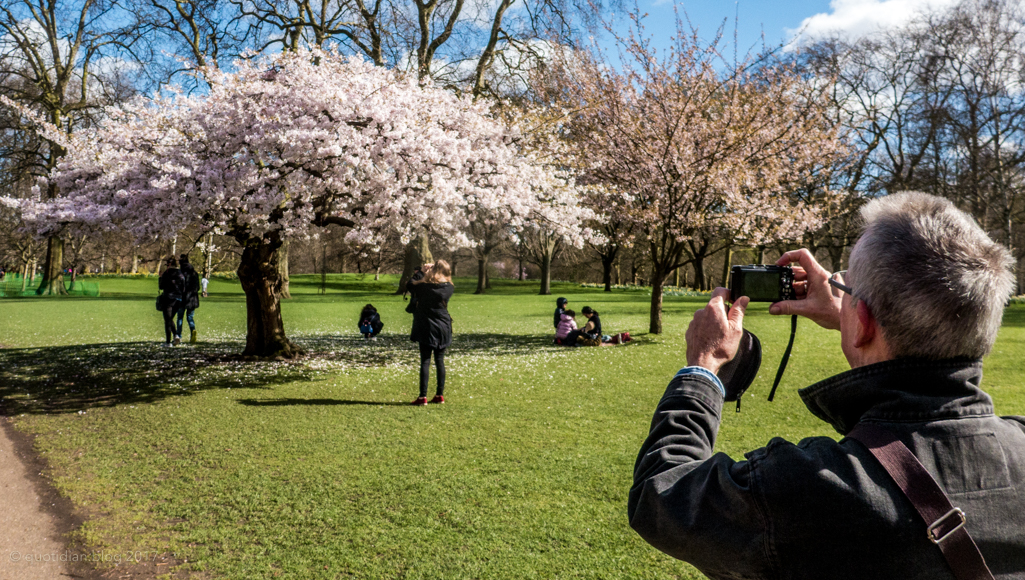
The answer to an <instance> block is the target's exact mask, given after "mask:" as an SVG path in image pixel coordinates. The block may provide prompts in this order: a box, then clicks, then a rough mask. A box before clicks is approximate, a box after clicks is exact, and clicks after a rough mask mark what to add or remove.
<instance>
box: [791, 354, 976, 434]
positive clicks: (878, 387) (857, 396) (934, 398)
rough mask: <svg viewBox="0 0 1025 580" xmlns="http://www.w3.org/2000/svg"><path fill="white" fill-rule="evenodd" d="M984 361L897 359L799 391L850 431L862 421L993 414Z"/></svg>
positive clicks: (814, 409)
mask: <svg viewBox="0 0 1025 580" xmlns="http://www.w3.org/2000/svg"><path fill="white" fill-rule="evenodd" d="M981 382H982V361H981V360H969V359H948V360H941V361H930V360H923V359H896V360H889V361H884V362H881V363H876V364H872V365H867V366H864V367H859V368H856V369H851V370H849V371H847V372H845V373H841V374H839V375H836V376H833V377H830V378H828V379H826V380H824V381H821V382H818V383H815V384H814V385H811V386H810V387H807V388H805V389H801V390H800V391H799V393H800V395H801V399H803V400H804V404H805V405H807V406H808V409H809V410H810V411H811V412H812V414H814V415H815V416H816V417H818V418H820V419H822V420H823V421H825V422H827V423H829V424H830V425H832V426H833V428H834V429H836V430H837V432H839V433H840V434H841V435H846V434H847V433H848V432H849V431H850V430H851V429H852V428H854V425H856V424H857V423H858V421H861V420H862V419H876V420H880V421H894V422H922V421H935V420H939V419H952V418H955V417H963V416H967V415H990V414H992V413H993V400H992V399H990V397H989V395H987V394H986V393H984V392H983V391H982V389H980V388H979V384H980V383H981Z"/></svg>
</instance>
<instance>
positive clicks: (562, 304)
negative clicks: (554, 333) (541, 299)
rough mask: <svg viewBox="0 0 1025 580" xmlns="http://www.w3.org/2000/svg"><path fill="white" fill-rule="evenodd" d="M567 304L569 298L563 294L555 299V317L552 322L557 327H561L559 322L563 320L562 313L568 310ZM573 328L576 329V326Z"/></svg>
mask: <svg viewBox="0 0 1025 580" xmlns="http://www.w3.org/2000/svg"><path fill="white" fill-rule="evenodd" d="M566 304H569V300H566V299H565V298H563V297H561V296H560V297H558V298H556V299H555V319H554V320H553V321H552V324H553V325H554V326H555V328H556V329H558V328H559V324H560V323H561V322H562V315H563V313H565V312H566ZM573 328H574V329H576V326H573Z"/></svg>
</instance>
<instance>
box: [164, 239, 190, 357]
mask: <svg viewBox="0 0 1025 580" xmlns="http://www.w3.org/2000/svg"><path fill="white" fill-rule="evenodd" d="M159 287H160V290H161V292H162V293H161V295H160V306H161V312H163V314H164V335H165V336H166V339H165V342H164V346H178V345H179V344H181V336H180V335H178V334H177V333H176V331H175V330H176V329H175V325H174V314H175V312H178V309H179V308H180V307H181V303H182V297H183V296H184V294H185V276H183V275H182V272H181V270H179V269H178V261H177V260H175V259H174V257H173V256H172V257H170V258H168V259H167V269H166V270H164V273H163V274H161V275H160V282H159Z"/></svg>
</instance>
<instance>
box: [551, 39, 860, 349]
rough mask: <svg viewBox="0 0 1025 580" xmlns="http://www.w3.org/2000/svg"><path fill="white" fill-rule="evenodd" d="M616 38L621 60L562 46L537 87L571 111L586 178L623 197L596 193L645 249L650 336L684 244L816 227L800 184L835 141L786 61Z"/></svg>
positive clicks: (828, 160)
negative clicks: (712, 236)
mask: <svg viewBox="0 0 1025 580" xmlns="http://www.w3.org/2000/svg"><path fill="white" fill-rule="evenodd" d="M638 28H640V27H639V26H638ZM678 28H679V27H678ZM620 46H621V48H622V49H623V50H622V55H621V58H622V61H623V63H622V65H621V66H612V65H610V64H609V63H608V62H607V61H606V60H604V59H603V58H602V56H601V54H600V53H597V52H595V53H581V52H572V53H570V52H567V53H564V54H563V55H562V57H561V58H560V59H559V62H558V63H557V66H553V67H551V69H550V70H551V71H552V73H551V74H550V75H549V76H546V77H543V78H540V79H539V80H538V83H537V84H538V86H539V88H540V93H541V94H542V95H544V98H546V99H548V100H549V101H550V102H559V103H561V104H562V106H563V107H565V108H566V109H567V110H569V111H572V113H571V120H570V122H569V132H568V138H567V140H566V141H567V143H568V144H570V145H571V146H572V147H574V148H575V150H576V156H575V157H576V161H575V165H576V167H577V168H578V169H579V170H580V171H581V172H582V174H583V177H584V178H585V179H586V181H587V183H594V184H604V185H606V186H607V187H608V188H609V189H608V191H610V192H620V193H621V194H622V197H621V199H619V200H618V202H617V203H615V204H613V203H612V202H613V201H615V200H610V199H608V198H604V199H600V200H599V201H600V202H601V205H602V206H604V207H608V208H614V209H610V210H608V211H612V212H614V214H615V215H614V217H615V218H616V221H617V224H616V225H617V228H623V229H625V230H629V231H630V232H631V234H632V235H635V236H636V237H637V240H638V241H637V243H643V244H646V246H647V248H646V249H647V252H646V253H647V255H648V257H649V260H650V261H651V278H652V279H651V285H652V294H651V313H650V324H649V331H650V332H652V333H660V332H661V331H662V286H663V285H664V283H665V281H666V278H667V276H668V275H669V273H670V272H672V271H673V270H674V269H676V268H678V267H680V266H682V265H683V264H686V263H687V262H688V261H689V260H688V256H687V242H688V241H689V240H691V239H693V238H694V237H695V236H699V235H702V234H707V233H708V232H729V233H730V235H731V236H733V237H735V238H736V239H738V240H745V241H746V242H747V243H763V241H764V240H766V239H778V238H780V237H792V236H795V235H796V236H800V234H801V233H803V232H804V231H806V230H807V229H809V228H814V227H817V225H818V223H819V217H818V214H817V210H816V209H815V208H814V207H812V206H810V205H808V204H804V203H802V200H801V196H800V193H799V192H802V191H805V190H807V189H808V188H809V187H813V186H814V184H815V183H817V182H822V181H824V179H823V178H822V175H821V173H822V172H823V171H824V170H825V168H828V167H830V166H831V165H832V164H833V161H834V160H835V158H836V156H837V155H838V153H839V152H840V151H841V150H842V148H843V147H842V142H841V139H840V138H839V136H838V131H837V128H836V126H835V124H834V123H833V122H831V120H830V118H829V116H828V115H827V100H826V98H825V94H824V91H823V90H822V89H821V88H820V87H815V86H813V85H812V84H810V83H808V82H806V81H805V80H804V79H802V78H801V76H800V75H799V74H798V73H797V71H796V70H794V69H793V68H792V67H790V66H787V65H786V64H781V63H775V62H772V61H771V59H770V58H763V59H761V60H757V59H755V60H750V61H746V62H742V63H740V64H738V65H735V66H734V65H731V64H730V63H729V62H727V61H726V59H723V58H721V57H720V55H719V54H718V52H717V48H716V43H715V42H713V43H712V44H711V45H704V44H702V43H701V41H700V40H699V39H698V38H697V35H696V33H695V34H690V35H688V34H686V33H685V32H684V31H683V30H678V33H677V35H676V37H674V43H673V44H672V45H670V47H669V48H668V50H667V51H666V52H665V54H664V55H659V54H656V53H655V51H654V49H653V48H652V47H651V46H650V45H649V44H648V43H646V42H643V41H641V40H638V39H637V38H635V37H633V36H630V37H629V38H627V39H621V40H620ZM596 54H597V56H595V55H596Z"/></svg>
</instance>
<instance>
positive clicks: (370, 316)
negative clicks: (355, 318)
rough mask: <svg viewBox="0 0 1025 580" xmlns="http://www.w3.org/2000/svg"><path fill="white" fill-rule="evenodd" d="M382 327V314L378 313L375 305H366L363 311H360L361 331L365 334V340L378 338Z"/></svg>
mask: <svg viewBox="0 0 1025 580" xmlns="http://www.w3.org/2000/svg"><path fill="white" fill-rule="evenodd" d="M382 328H384V323H383V322H381V315H380V314H378V313H377V309H376V308H374V305H373V304H367V305H366V306H364V307H363V311H362V312H360V313H359V331H360V332H361V333H362V334H363V340H377V335H378V334H381V329H382Z"/></svg>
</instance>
